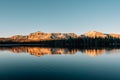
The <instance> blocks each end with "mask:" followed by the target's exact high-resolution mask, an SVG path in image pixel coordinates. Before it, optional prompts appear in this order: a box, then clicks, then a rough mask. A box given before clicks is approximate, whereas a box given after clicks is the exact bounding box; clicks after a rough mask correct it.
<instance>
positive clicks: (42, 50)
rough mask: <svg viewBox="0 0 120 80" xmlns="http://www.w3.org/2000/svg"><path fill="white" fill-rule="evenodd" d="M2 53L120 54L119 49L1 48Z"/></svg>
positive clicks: (38, 54)
mask: <svg viewBox="0 0 120 80" xmlns="http://www.w3.org/2000/svg"><path fill="white" fill-rule="evenodd" d="M0 51H10V52H13V53H29V54H30V55H34V56H38V57H40V56H43V55H55V54H56V55H57V54H59V55H60V54H76V53H77V52H81V53H85V54H87V55H88V56H98V55H100V54H104V53H106V52H110V53H115V52H116V51H117V52H120V49H119V48H90V49H89V48H87V49H85V48H84V49H76V48H74V49H72V48H50V47H25V46H20V47H0Z"/></svg>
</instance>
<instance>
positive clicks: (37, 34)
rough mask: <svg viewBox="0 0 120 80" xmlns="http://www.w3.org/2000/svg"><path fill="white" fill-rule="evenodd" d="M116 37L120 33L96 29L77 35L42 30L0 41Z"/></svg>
mask: <svg viewBox="0 0 120 80" xmlns="http://www.w3.org/2000/svg"><path fill="white" fill-rule="evenodd" d="M83 37H86V38H118V39H120V34H113V33H112V34H104V33H101V32H97V31H89V32H87V33H85V34H83V35H77V34H75V33H44V32H40V31H38V32H34V33H30V34H28V35H15V36H12V37H9V38H0V41H18V42H19V41H20V42H29V41H42V40H61V39H64V40H68V39H74V38H83Z"/></svg>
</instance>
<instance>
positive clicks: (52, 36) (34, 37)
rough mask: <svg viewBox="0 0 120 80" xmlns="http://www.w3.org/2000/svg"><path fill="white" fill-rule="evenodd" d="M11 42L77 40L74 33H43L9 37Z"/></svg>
mask: <svg viewBox="0 0 120 80" xmlns="http://www.w3.org/2000/svg"><path fill="white" fill-rule="evenodd" d="M10 38H11V39H12V40H23V41H25V40H27V41H39V40H59V39H70V38H77V35H76V34H74V33H44V32H35V33H30V34H29V35H26V36H23V35H16V36H12V37H10Z"/></svg>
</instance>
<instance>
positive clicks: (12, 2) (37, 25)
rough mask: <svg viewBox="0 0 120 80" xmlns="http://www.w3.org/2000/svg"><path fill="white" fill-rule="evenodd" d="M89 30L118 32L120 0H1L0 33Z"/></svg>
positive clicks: (2, 34)
mask: <svg viewBox="0 0 120 80" xmlns="http://www.w3.org/2000/svg"><path fill="white" fill-rule="evenodd" d="M92 30H96V31H100V32H105V33H111V32H112V33H120V0H0V37H7V36H12V35H16V34H29V33H31V32H36V31H43V32H74V33H77V34H81V33H85V32H87V31H92Z"/></svg>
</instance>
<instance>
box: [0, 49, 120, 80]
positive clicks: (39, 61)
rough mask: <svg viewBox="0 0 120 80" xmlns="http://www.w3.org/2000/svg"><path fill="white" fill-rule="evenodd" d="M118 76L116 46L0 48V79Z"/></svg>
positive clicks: (119, 79)
mask: <svg viewBox="0 0 120 80" xmlns="http://www.w3.org/2000/svg"><path fill="white" fill-rule="evenodd" d="M80 79H81V80H120V50H119V49H110V50H109V49H107V50H106V49H84V50H80V49H65V48H41V47H12V48H0V80H80Z"/></svg>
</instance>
